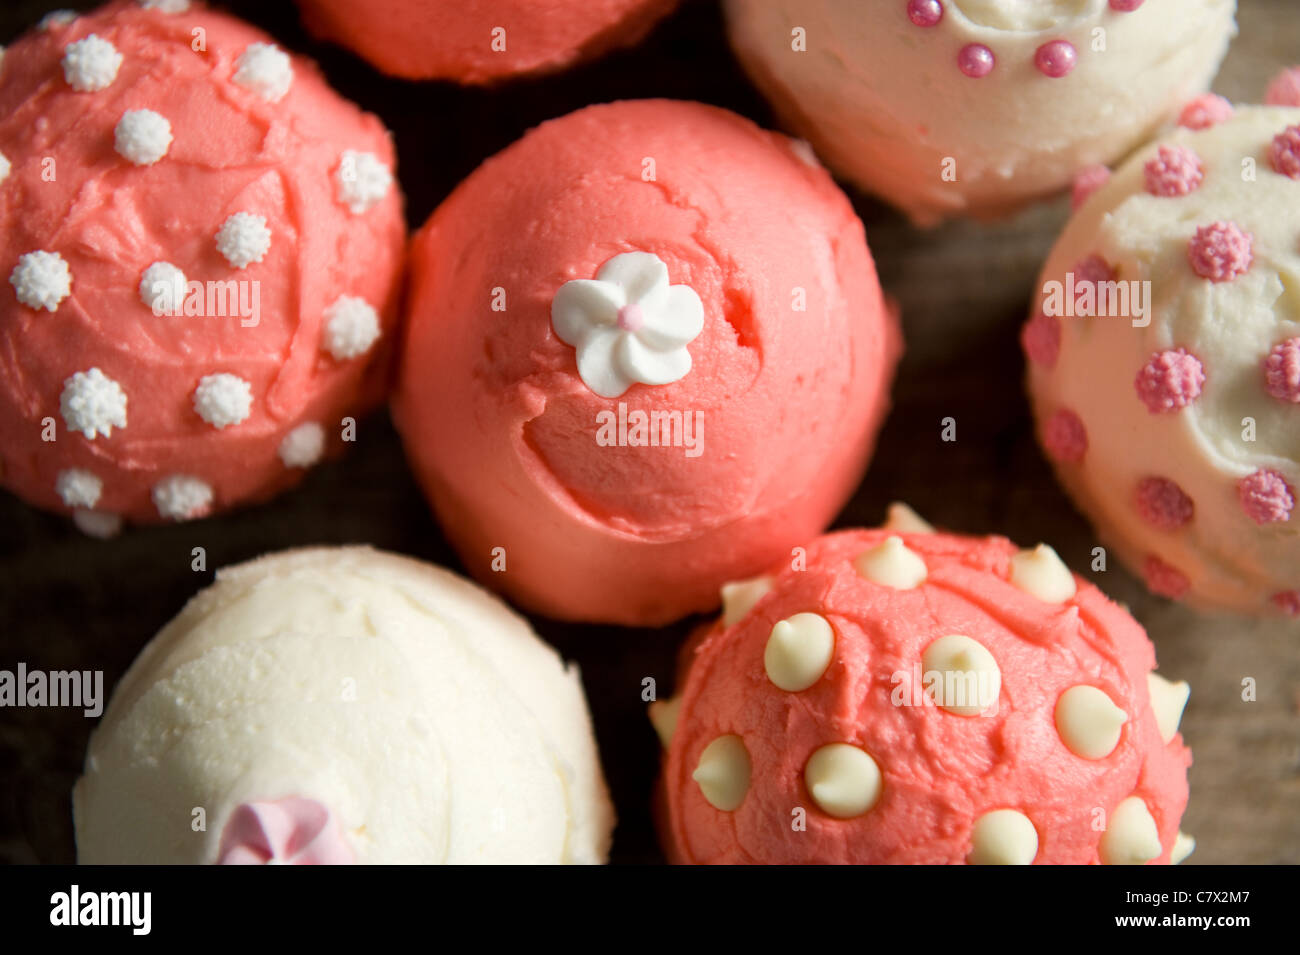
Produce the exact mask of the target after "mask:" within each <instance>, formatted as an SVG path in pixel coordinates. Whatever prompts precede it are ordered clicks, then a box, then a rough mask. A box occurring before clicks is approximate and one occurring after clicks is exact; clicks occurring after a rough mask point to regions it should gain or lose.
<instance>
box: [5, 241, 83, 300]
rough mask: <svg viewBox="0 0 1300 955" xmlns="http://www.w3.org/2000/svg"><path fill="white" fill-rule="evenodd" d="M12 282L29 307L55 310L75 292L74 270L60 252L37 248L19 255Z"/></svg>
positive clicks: (10, 274)
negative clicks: (73, 286)
mask: <svg viewBox="0 0 1300 955" xmlns="http://www.w3.org/2000/svg"><path fill="white" fill-rule="evenodd" d="M9 284H10V285H12V286H13V287H14V292H15V293H16V294H17V295H18V301H20V302H22V303H23V304H24V305H26V306H27V307H28V308H35V309H41V308H43V309H45V310H46V311H49V312H53V311H55V310H56V309H57V308H58V307H59V304H60V303H61V302H62V301H63V300H64V299H65V298H67V297H68V296H69V295H70V294H72V270H71V269H69V268H68V263H67V262H66V261H65V260H64V258H63V256H61V255H59V253H57V252H46V251H44V250H37V251H35V252H28V253H27V254H26V255H22V256H19V258H18V264H17V265H15V266H14V269H13V271H12V272H10V273H9Z"/></svg>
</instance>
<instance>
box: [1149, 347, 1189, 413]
mask: <svg viewBox="0 0 1300 955" xmlns="http://www.w3.org/2000/svg"><path fill="white" fill-rule="evenodd" d="M1133 384H1134V386H1135V387H1136V388H1137V393H1138V397H1139V398H1141V399H1142V403H1143V404H1144V405H1146V406H1147V410H1148V411H1150V412H1151V413H1152V414H1160V413H1161V412H1162V411H1177V410H1178V409H1179V408H1185V407H1187V405H1189V404H1191V403H1192V402H1193V401H1195V400H1196V399H1197V398H1199V397H1200V395H1201V386H1202V385H1203V384H1205V366H1204V365H1202V364H1201V360H1200V359H1199V358H1197V357H1196V356H1195V355H1192V354H1189V353H1188V352H1187V350H1186V349H1183V348H1179V349H1176V350H1174V351H1162V352H1156V354H1154V355H1152V356H1151V360H1150V361H1148V362H1147V363H1146V364H1145V365H1143V366H1142V370H1141V371H1139V372H1138V374H1137V380H1136V381H1134V382H1133Z"/></svg>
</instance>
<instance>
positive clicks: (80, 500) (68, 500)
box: [54, 468, 104, 508]
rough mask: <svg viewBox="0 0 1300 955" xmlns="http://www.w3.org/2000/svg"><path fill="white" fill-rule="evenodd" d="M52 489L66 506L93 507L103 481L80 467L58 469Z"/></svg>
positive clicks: (102, 488) (102, 486) (101, 489)
mask: <svg viewBox="0 0 1300 955" xmlns="http://www.w3.org/2000/svg"><path fill="white" fill-rule="evenodd" d="M54 490H55V491H56V492H57V493H58V495H59V497H61V498H62V499H63V503H64V504H65V505H67V506H68V507H86V508H90V507H94V506H95V505H96V504H98V503H99V496H100V494H101V493H103V490H104V482H103V481H101V480H100V479H99V478H98V477H97V476H96V475H95V474H92V473H91V472H90V471H86V470H84V469H82V468H69V469H68V470H66V471H60V472H59V476H58V477H57V478H56V479H55V481H54Z"/></svg>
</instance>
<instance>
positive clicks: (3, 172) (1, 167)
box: [0, 153, 13, 182]
mask: <svg viewBox="0 0 1300 955" xmlns="http://www.w3.org/2000/svg"><path fill="white" fill-rule="evenodd" d="M11 169H13V164H12V163H10V162H9V157H8V156H6V155H5V154H4V153H0V182H4V181H5V180H6V179H8V178H9V170H11Z"/></svg>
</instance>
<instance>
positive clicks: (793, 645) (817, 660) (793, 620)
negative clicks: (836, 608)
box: [763, 613, 835, 693]
mask: <svg viewBox="0 0 1300 955" xmlns="http://www.w3.org/2000/svg"><path fill="white" fill-rule="evenodd" d="M834 651H835V631H834V630H833V629H832V628H831V624H830V621H829V620H827V619H826V618H825V617H823V616H822V615H821V614H816V613H797V614H795V615H794V616H792V617H787V618H786V619H784V620H778V621H777V623H776V626H774V627H773V628H772V633H771V635H769V636H768V638H767V647H766V649H764V651H763V669H764V670H766V671H767V678H768V679H769V680H771V681H772V682H773V683H774V684H776V685H777V686H778V687H779V688H780V689H782V690H785V691H787V692H789V693H798V692H799V691H800V690H806V689H808V687H810V686H812V685H813V684H814V683H816V682H817V681H818V680H820V679H821V676H822V674H823V673H825V672H826V667H828V666H829V665H830V662H831V655H832V653H834Z"/></svg>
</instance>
